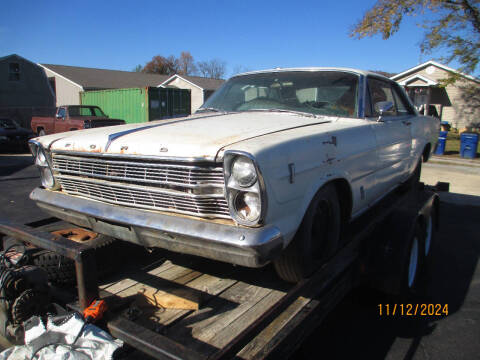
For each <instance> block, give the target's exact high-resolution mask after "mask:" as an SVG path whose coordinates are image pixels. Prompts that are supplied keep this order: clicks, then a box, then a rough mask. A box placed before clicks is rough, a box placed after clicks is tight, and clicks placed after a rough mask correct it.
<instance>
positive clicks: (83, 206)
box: [30, 188, 283, 267]
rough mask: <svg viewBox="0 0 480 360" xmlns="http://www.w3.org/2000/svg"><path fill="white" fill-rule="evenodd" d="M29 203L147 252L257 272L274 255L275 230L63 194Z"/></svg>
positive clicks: (42, 194) (41, 192)
mask: <svg viewBox="0 0 480 360" xmlns="http://www.w3.org/2000/svg"><path fill="white" fill-rule="evenodd" d="M30 198H31V199H32V200H33V201H35V202H36V203H37V205H38V206H39V207H40V208H42V209H43V210H45V211H46V212H48V213H49V214H51V215H53V216H55V217H57V218H60V219H62V220H65V221H68V222H71V223H73V224H76V225H78V226H83V227H87V228H90V229H93V230H94V231H96V232H99V233H102V234H105V235H109V236H112V237H115V238H118V239H122V240H126V241H130V242H133V243H135V244H138V245H142V246H146V247H160V248H163V249H167V250H170V251H174V252H179V253H184V254H191V255H197V256H202V257H206V258H210V259H215V260H220V261H224V262H228V263H232V264H238V265H243V266H248V267H260V266H263V265H265V264H266V263H268V262H269V261H270V260H272V259H273V258H275V257H276V256H278V255H279V254H280V253H281V251H282V248H283V237H282V234H281V233H280V231H279V230H278V228H276V227H274V226H268V225H267V226H263V227H259V228H246V227H240V226H233V225H224V224H217V223H213V222H208V221H205V220H196V219H192V218H186V217H182V216H175V215H166V214H162V213H158V212H154V211H148V210H138V209H134V208H128V207H123V206H118V205H111V204H105V203H102V202H98V201H94V200H87V199H84V198H81V197H76V196H71V195H65V194H62V193H59V192H57V191H50V190H45V189H43V188H36V189H34V190H33V191H32V193H31V194H30Z"/></svg>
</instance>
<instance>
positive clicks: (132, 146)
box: [38, 112, 332, 160]
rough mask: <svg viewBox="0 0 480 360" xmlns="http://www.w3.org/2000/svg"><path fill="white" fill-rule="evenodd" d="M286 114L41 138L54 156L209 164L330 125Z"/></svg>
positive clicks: (204, 118)
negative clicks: (250, 143) (223, 154)
mask: <svg viewBox="0 0 480 360" xmlns="http://www.w3.org/2000/svg"><path fill="white" fill-rule="evenodd" d="M330 121H332V118H313V117H307V116H302V115H297V114H291V113H276V112H271V113H270V112H269V113H261V112H248V113H232V114H196V115H193V116H190V117H187V118H178V119H171V120H167V121H165V120H160V121H152V122H149V123H142V124H128V125H120V126H115V127H107V128H97V129H89V130H83V131H75V132H68V133H60V134H54V135H49V136H44V137H41V138H39V139H38V140H39V141H40V142H41V143H42V145H43V146H45V147H50V149H51V150H53V151H62V150H64V151H76V152H89V153H108V154H129V155H144V156H162V157H178V158H195V159H205V160H214V159H215V157H216V155H217V153H218V151H219V150H221V149H222V148H223V147H225V146H227V145H231V144H233V143H237V142H240V141H243V140H247V139H252V138H255V137H258V136H262V135H266V134H271V133H274V132H279V131H283V130H287V129H292V128H296V127H303V126H310V125H315V124H319V123H324V122H330Z"/></svg>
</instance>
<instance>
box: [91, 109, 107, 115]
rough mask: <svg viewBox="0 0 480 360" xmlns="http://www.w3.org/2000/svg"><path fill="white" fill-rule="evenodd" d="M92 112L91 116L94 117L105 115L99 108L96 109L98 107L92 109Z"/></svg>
mask: <svg viewBox="0 0 480 360" xmlns="http://www.w3.org/2000/svg"><path fill="white" fill-rule="evenodd" d="M92 111H93V115H94V116H101V117H104V116H106V115H105V114H104V113H103V111H102V110H100V108H98V107H94V108H92Z"/></svg>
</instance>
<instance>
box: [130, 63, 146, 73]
mask: <svg viewBox="0 0 480 360" xmlns="http://www.w3.org/2000/svg"><path fill="white" fill-rule="evenodd" d="M142 69H143V68H142V65H140V64H138V65H137V66H135V67H134V68H133V70H132V72H142Z"/></svg>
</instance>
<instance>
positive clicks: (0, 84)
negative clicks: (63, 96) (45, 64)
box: [0, 54, 55, 128]
mask: <svg viewBox="0 0 480 360" xmlns="http://www.w3.org/2000/svg"><path fill="white" fill-rule="evenodd" d="M54 106H55V96H54V93H53V91H52V89H51V87H50V84H49V83H48V79H47V77H46V76H45V73H44V72H43V69H42V68H41V67H39V66H38V65H37V64H35V63H33V62H31V61H29V60H27V59H24V58H22V57H21V56H19V55H16V54H12V55H8V56H4V57H2V58H0V116H5V117H10V118H12V119H14V120H16V121H17V122H18V123H19V124H20V125H21V126H23V127H26V128H29V127H30V121H31V118H32V115H36V114H38V113H44V112H49V111H51V110H52V109H53V108H54Z"/></svg>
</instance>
